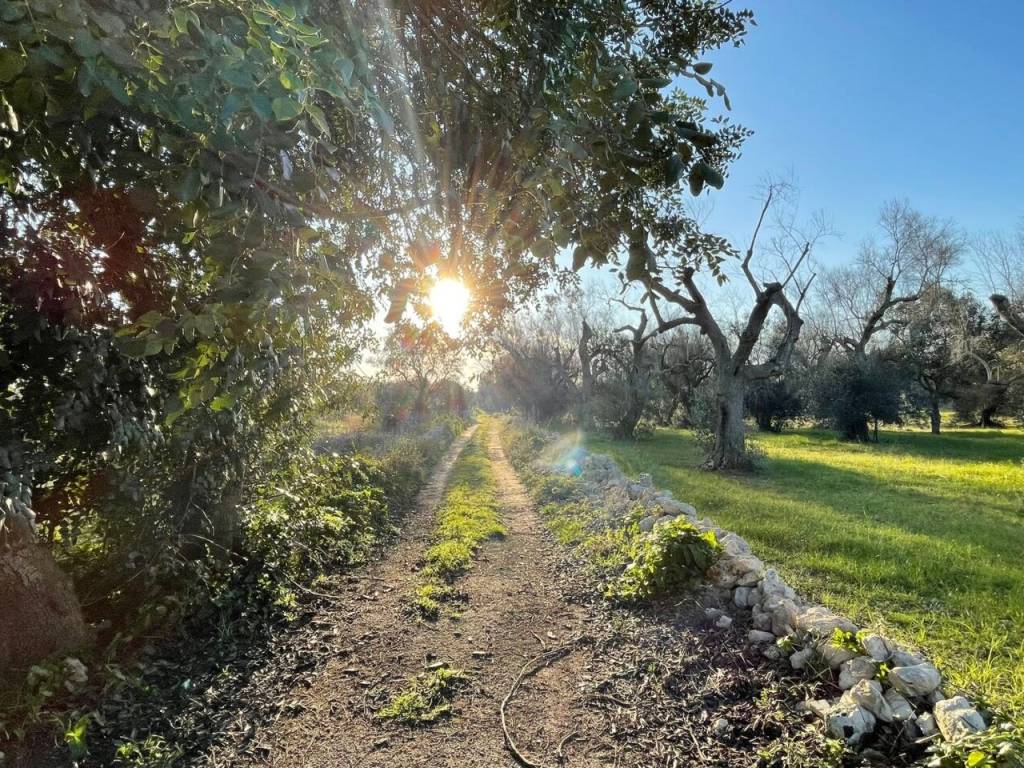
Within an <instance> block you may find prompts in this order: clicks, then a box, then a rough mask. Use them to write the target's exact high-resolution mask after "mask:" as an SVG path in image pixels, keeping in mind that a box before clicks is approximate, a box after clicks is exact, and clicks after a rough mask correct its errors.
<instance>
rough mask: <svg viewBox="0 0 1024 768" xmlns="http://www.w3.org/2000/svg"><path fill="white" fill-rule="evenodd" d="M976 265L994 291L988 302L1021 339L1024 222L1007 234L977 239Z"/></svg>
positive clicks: (1023, 293)
mask: <svg viewBox="0 0 1024 768" xmlns="http://www.w3.org/2000/svg"><path fill="white" fill-rule="evenodd" d="M974 254H975V262H976V263H977V265H978V267H979V269H980V271H981V274H982V276H983V277H984V279H985V280H986V282H987V283H988V285H989V289H990V290H992V291H993V293H992V295H991V296H990V297H989V300H990V301H991V302H992V306H993V307H994V308H995V310H996V312H997V313H998V314H999V316H1000V317H1001V318H1002V319H1003V321H1004V322H1005V323H1006V324H1007V325H1008V326H1009V327H1010V328H1011V329H1013V331H1014V332H1015V333H1016V334H1017V335H1018V336H1019V337H1020V338H1022V339H1024V315H1022V313H1021V303H1022V302H1024V219H1022V220H1021V221H1020V222H1019V223H1018V225H1017V229H1016V231H1015V232H1013V233H1012V234H1010V235H1005V234H1003V233H994V234H990V235H987V236H984V237H980V238H977V239H976V240H975V243H974Z"/></svg>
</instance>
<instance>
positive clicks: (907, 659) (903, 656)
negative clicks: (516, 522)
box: [890, 648, 927, 667]
mask: <svg viewBox="0 0 1024 768" xmlns="http://www.w3.org/2000/svg"><path fill="white" fill-rule="evenodd" d="M890 661H891V666H893V667H916V666H917V665H918V664H924V663H925V662H926V661H927V659H926V658H925V657H924V656H922V655H921V654H919V653H914V652H913V651H908V650H907V649H906V648H894V649H893V651H892V656H891V657H890Z"/></svg>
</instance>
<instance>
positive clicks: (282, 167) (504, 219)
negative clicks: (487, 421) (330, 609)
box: [0, 0, 750, 559]
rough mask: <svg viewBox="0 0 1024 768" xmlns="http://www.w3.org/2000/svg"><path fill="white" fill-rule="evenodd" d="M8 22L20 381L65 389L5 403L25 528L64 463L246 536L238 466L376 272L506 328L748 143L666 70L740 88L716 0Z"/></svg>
mask: <svg viewBox="0 0 1024 768" xmlns="http://www.w3.org/2000/svg"><path fill="white" fill-rule="evenodd" d="M0 18H2V19H3V24H2V25H0V104H2V107H3V108H2V109H0V134H2V139H0V140H2V141H3V143H4V153H3V158H2V160H0V187H2V189H0V217H2V218H0V223H2V225H3V226H2V238H3V243H2V245H3V249H2V250H3V253H4V259H5V261H4V263H3V270H4V274H3V280H2V286H0V313H2V314H0V322H2V323H3V325H4V327H3V329H2V333H3V338H4V339H5V345H6V346H5V347H4V348H3V349H2V350H0V375H2V376H3V379H2V380H0V388H2V389H3V391H5V392H7V391H12V388H13V391H26V388H27V387H30V386H31V385H34V384H38V383H40V382H42V381H44V380H48V381H50V382H51V386H50V390H49V391H48V393H47V397H46V398H44V399H43V400H42V401H39V402H29V401H28V400H27V399H26V398H14V399H13V400H10V401H8V402H6V403H5V405H4V408H5V409H6V410H5V412H4V419H5V423H4V425H3V426H4V427H5V429H4V433H3V434H4V436H3V438H2V444H0V448H3V450H4V451H6V453H5V454H4V455H6V456H7V457H9V458H8V461H9V463H10V464H11V466H10V468H9V475H7V476H5V479H4V481H3V487H2V488H0V493H2V502H3V503H2V504H0V509H2V510H3V512H2V514H3V516H4V519H5V520H6V519H7V518H8V517H13V515H18V516H19V517H20V518H21V520H23V521H28V522H30V523H31V516H30V514H29V511H30V510H31V508H32V507H33V506H34V505H36V504H37V502H38V501H39V499H38V497H37V496H36V495H35V494H34V493H33V491H32V489H34V488H49V487H51V486H52V484H53V483H54V482H55V481H62V479H66V478H68V477H72V476H73V477H72V479H73V480H74V482H75V483H88V484H89V485H90V487H92V488H95V489H99V488H103V489H105V490H104V491H103V492H102V493H98V494H97V497H96V499H94V501H93V502H92V503H91V504H90V505H89V507H88V509H89V511H90V513H92V514H95V515H105V516H106V517H107V519H112V518H113V517H114V515H115V513H124V514H123V516H122V517H121V518H119V523H120V524H122V525H124V526H126V527H131V529H132V530H133V531H134V532H135V533H137V534H138V535H139V536H141V537H144V540H145V541H146V542H148V543H150V544H152V545H153V549H154V550H157V551H159V550H160V549H161V546H162V545H163V544H165V543H167V542H168V541H170V540H171V539H172V538H175V537H178V536H179V534H180V532H181V531H187V532H189V533H190V534H192V535H193V536H194V538H193V540H194V541H198V540H200V536H201V535H202V537H203V538H209V539H212V540H214V541H215V542H216V543H217V546H219V547H221V548H223V549H225V550H230V549H231V548H232V546H233V539H234V538H235V536H234V533H235V525H236V523H237V519H236V516H234V515H233V514H232V512H233V509H234V508H235V507H237V503H236V501H237V498H238V496H239V494H240V493H241V492H242V489H244V487H245V479H246V478H247V477H249V476H251V475H252V474H253V473H258V472H259V469H260V467H262V466H264V465H265V464H266V463H267V462H273V461H275V460H280V459H279V457H281V456H284V455H287V453H288V452H287V451H282V450H280V449H279V448H280V445H281V444H282V441H284V440H287V439H289V438H288V435H297V434H299V433H300V432H301V429H300V426H301V425H300V424H299V422H300V421H302V416H303V414H308V413H310V412H311V411H312V410H313V408H314V407H315V405H316V403H317V402H320V401H321V400H322V398H323V397H324V392H325V390H326V389H327V388H328V385H329V382H330V380H331V377H332V376H335V375H336V374H337V372H338V371H340V370H343V369H344V367H345V366H346V365H348V364H350V363H351V362H352V361H353V360H354V359H355V358H356V356H357V354H358V351H359V348H360V346H361V345H362V344H363V342H364V341H365V336H364V331H365V328H366V325H367V324H368V322H369V321H370V319H371V317H372V314H373V304H374V301H375V300H376V299H377V298H378V297H379V296H380V295H381V293H382V292H386V291H390V292H391V303H392V311H391V313H390V314H391V317H392V319H393V320H397V319H399V318H400V317H401V314H402V311H403V310H404V307H405V304H406V303H407V301H408V299H409V297H410V296H413V295H414V294H415V292H416V291H417V290H418V289H421V288H422V287H423V286H424V285H426V284H428V283H429V280H430V279H432V278H433V277H434V276H435V274H440V273H451V274H454V275H457V276H462V277H463V278H464V279H466V280H467V281H468V282H471V283H472V284H473V286H474V288H475V290H476V292H477V295H478V296H480V297H482V299H481V301H480V306H479V308H478V311H479V314H480V318H481V323H480V324H481V326H483V325H485V324H486V323H493V322H496V318H497V317H498V316H499V315H500V314H501V313H502V312H504V311H505V310H506V309H507V307H508V306H509V305H511V304H512V303H514V302H516V301H517V300H521V299H522V298H523V297H524V296H527V295H529V294H530V293H531V292H532V291H533V290H535V289H536V288H537V286H538V285H540V284H541V283H543V281H544V280H545V279H546V278H547V277H548V276H549V275H550V274H551V272H552V271H553V270H554V258H553V257H554V254H555V251H556V249H557V248H558V247H568V248H573V249H574V250H575V254H576V260H577V263H578V264H581V265H582V263H584V262H586V261H588V260H594V261H601V260H603V259H604V258H606V255H607V254H608V253H609V252H611V251H612V250H613V249H614V248H615V247H616V246H617V244H618V243H619V242H620V241H621V240H622V239H623V237H624V234H623V233H625V232H629V231H631V229H632V228H633V227H635V226H637V225H639V224H640V223H643V222H649V221H652V220H653V219H654V218H655V216H654V214H653V213H652V206H651V204H650V201H651V199H652V195H653V194H654V193H652V192H651V190H653V189H656V190H662V189H664V188H666V187H667V186H668V185H672V186H673V187H675V186H677V183H678V181H679V180H680V179H681V178H687V179H688V181H689V184H690V188H691V190H692V191H694V192H699V191H700V190H701V189H702V188H703V187H704V186H705V185H706V184H711V185H712V186H719V185H720V184H721V183H722V174H723V173H724V168H725V166H726V165H727V163H728V161H729V160H730V159H731V158H732V157H734V156H735V153H736V151H737V148H738V146H739V143H740V142H741V141H742V138H743V136H744V135H745V132H744V131H743V130H742V129H739V128H736V127H733V126H730V125H727V124H706V123H705V120H704V112H705V105H704V102H703V101H702V100H700V99H696V98H694V97H692V96H689V95H687V94H685V93H683V91H682V90H681V89H671V90H670V89H669V88H668V86H669V85H670V83H671V82H672V80H673V78H676V77H679V78H682V79H683V80H684V81H685V82H687V83H694V84H696V85H698V86H700V87H702V88H705V89H706V90H707V92H708V94H709V95H713V94H716V93H717V94H719V95H721V94H722V93H724V91H723V89H722V88H721V86H720V85H719V84H717V83H716V82H714V81H713V80H711V79H710V78H708V77H707V71H708V68H709V67H708V65H707V64H706V63H704V62H702V61H700V57H701V56H702V55H703V54H704V53H705V52H706V51H707V50H708V49H711V48H715V47H717V46H720V45H724V44H728V43H735V42H739V41H740V40H741V39H742V37H743V34H744V32H745V29H746V25H747V24H748V22H749V20H750V15H749V14H748V13H746V12H736V11H732V10H731V9H729V8H727V7H725V6H722V5H720V4H717V3H714V2H711V0H707V1H706V2H704V1H702V2H690V0H685V1H684V0H656V1H655V2H645V3H643V4H639V5H638V4H626V5H623V4H621V3H617V2H604V1H602V2H597V3H591V4H588V5H587V6H585V7H584V6H579V5H578V4H574V3H549V2H546V1H545V2H540V1H539V0H537V1H534V2H526V3H517V4H514V5H504V6H502V5H499V6H494V5H493V4H487V5H478V6H474V5H469V6H466V5H455V4H448V3H432V4H429V6H424V5H423V4H420V3H401V2H399V3H385V4H373V3H370V4H353V3H350V2H342V3H322V2H318V1H316V0H301V1H300V2H295V3H268V2H263V1H262V0H242V1H241V2H227V0H213V1H212V2H207V3H192V2H184V0H171V2H155V0H127V2H123V3H101V2H98V0H65V1H64V2H61V3H53V2H47V1H44V0H29V2H21V1H19V2H13V1H12V0H0ZM658 194H659V195H660V194H661V192H659V193H658ZM659 199H660V198H659ZM670 224H672V225H674V226H677V227H686V226H689V225H690V224H691V222H688V221H687V220H685V219H679V218H675V219H673V220H672V221H671V222H670ZM442 243H443V244H445V249H443V250H442V248H441V244H442ZM37 276H42V277H43V278H44V279H45V280H48V281H49V282H48V284H47V286H46V288H45V289H46V290H47V291H50V293H48V294H47V295H46V296H45V299H46V301H47V302H48V303H49V306H48V309H49V310H50V311H48V312H46V313H40V312H34V310H35V309H36V307H35V304H34V298H33V296H32V291H31V290H30V288H31V286H32V284H33V282H34V281H35V280H36V278H37ZM51 299H52V301H51ZM40 340H42V342H43V343H40ZM51 340H52V341H59V342H60V343H56V344H53V345H52V346H51V345H49V342H50V341H51ZM98 361H102V366H103V367H104V368H109V369H110V370H111V371H112V372H116V373H112V375H113V377H114V378H115V379H116V380H110V379H106V380H104V379H102V377H100V378H99V379H97V377H96V376H95V375H94V372H90V370H91V369H95V367H96V363H97V362H98ZM80 364H81V369H80V368H79V365H80ZM51 370H52V371H58V372H60V373H61V375H59V376H56V377H50V378H49V379H47V376H48V372H49V371H51ZM65 411H69V412H73V413H75V414H78V416H76V417H75V418H74V419H68V418H67V417H66V414H65V413H64V412H65ZM82 414H86V415H87V417H88V418H84V417H83V418H79V416H81V415H82ZM87 423H88V424H91V426H87ZM6 427H10V428H11V429H10V430H9V431H8V430H7V429H6ZM51 432H57V433H62V437H61V438H60V439H54V440H50V439H38V436H41V435H46V434H48V433H51ZM70 443H73V444H74V445H72V446H71V447H72V450H71V452H70V453H69V452H68V451H67V450H65V449H66V448H67V447H68V445H69V444H70ZM66 456H75V457H76V458H75V459H74V460H73V461H72V462H70V463H68V462H67V461H66V460H65V457H66ZM5 469H7V468H5ZM94 481H95V482H94ZM100 481H102V482H100ZM64 486H68V483H66V482H65V483H64ZM58 495H59V494H58ZM103 495H106V499H105V500H101V499H100V496H103ZM65 496H66V494H65ZM115 498H116V500H118V502H119V503H114V499H115ZM140 506H141V507H142V508H144V509H145V510H146V511H147V514H146V515H145V516H142V515H133V514H132V511H134V510H136V509H138V508H139V507H140ZM69 511H70V510H69V509H68V507H67V505H62V509H61V511H58V512H55V514H57V515H60V514H67V513H69ZM171 519H173V520H174V521H175V522H174V524H170V520H171ZM204 521H206V522H204ZM195 526H207V527H209V528H211V530H206V529H203V530H193V529H194V528H195ZM3 531H4V533H3V535H4V536H5V537H17V538H23V537H24V536H25V535H26V534H25V533H24V532H25V531H28V532H29V533H31V532H32V526H31V525H28V526H25V525H21V524H14V523H9V524H5V525H4V526H3ZM206 534H209V535H206ZM163 537H167V538H163ZM125 538H127V537H125ZM125 549H126V551H131V547H128V546H126V547H125ZM3 557H4V555H0V559H2V558H3Z"/></svg>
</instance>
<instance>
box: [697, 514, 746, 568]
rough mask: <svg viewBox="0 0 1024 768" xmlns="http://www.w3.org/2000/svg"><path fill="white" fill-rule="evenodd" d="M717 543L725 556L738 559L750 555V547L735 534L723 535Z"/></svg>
mask: <svg viewBox="0 0 1024 768" xmlns="http://www.w3.org/2000/svg"><path fill="white" fill-rule="evenodd" d="M694 512H696V510H694ZM718 543H719V544H721V545H722V550H723V551H724V552H725V554H727V555H729V557H739V556H740V555H749V554H750V545H749V544H748V543H747V542H746V540H745V539H744V538H742V537H741V536H738V535H737V534H735V533H727V534H725V536H723V537H722V538H721V539H719V540H718Z"/></svg>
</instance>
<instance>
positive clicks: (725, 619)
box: [715, 615, 732, 629]
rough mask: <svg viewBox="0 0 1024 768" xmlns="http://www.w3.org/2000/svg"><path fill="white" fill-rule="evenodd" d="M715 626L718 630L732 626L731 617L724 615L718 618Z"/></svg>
mask: <svg viewBox="0 0 1024 768" xmlns="http://www.w3.org/2000/svg"><path fill="white" fill-rule="evenodd" d="M715 626H716V627H718V628H719V629H728V628H729V627H731V626H732V617H731V616H725V615H722V616H719V617H718V621H716V622H715Z"/></svg>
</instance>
